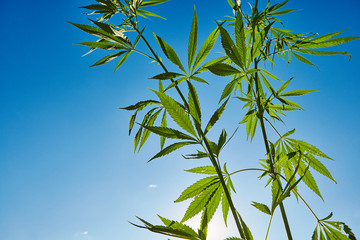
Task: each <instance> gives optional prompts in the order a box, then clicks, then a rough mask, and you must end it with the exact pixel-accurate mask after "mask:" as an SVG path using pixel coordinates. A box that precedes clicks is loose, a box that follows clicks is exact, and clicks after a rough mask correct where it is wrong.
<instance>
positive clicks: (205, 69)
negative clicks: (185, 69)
mask: <svg viewBox="0 0 360 240" xmlns="http://www.w3.org/2000/svg"><path fill="white" fill-rule="evenodd" d="M227 59H228V57H227V56H224V57H220V58H215V59H213V60H210V61H209V62H207V63H205V64H204V65H202V66H201V67H200V68H199V69H198V70H197V71H196V73H194V74H198V73H202V72H205V71H207V70H208V69H207V67H209V66H211V65H214V64H218V63H222V62H224V61H225V60H227Z"/></svg>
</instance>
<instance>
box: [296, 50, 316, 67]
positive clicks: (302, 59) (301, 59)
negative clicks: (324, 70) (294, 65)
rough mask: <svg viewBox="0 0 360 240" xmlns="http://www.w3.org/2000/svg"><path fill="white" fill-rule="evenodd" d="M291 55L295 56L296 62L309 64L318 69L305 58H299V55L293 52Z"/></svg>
mask: <svg viewBox="0 0 360 240" xmlns="http://www.w3.org/2000/svg"><path fill="white" fill-rule="evenodd" d="M292 54H293V55H294V56H295V58H296V59H297V60H299V61H300V62H303V63H306V64H309V65H311V66H314V67H316V68H317V69H319V68H318V67H317V66H316V65H315V64H313V63H312V62H310V61H309V60H308V59H306V58H305V57H303V56H301V55H300V54H297V53H295V52H292Z"/></svg>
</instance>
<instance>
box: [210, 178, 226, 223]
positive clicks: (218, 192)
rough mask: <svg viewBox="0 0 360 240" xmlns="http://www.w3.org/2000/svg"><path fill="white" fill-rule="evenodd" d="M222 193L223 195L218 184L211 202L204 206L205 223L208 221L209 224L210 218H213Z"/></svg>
mask: <svg viewBox="0 0 360 240" xmlns="http://www.w3.org/2000/svg"><path fill="white" fill-rule="evenodd" d="M222 193H223V188H222V187H220V184H219V187H218V188H217V190H216V191H215V193H214V194H213V196H212V198H211V200H210V201H209V202H208V204H207V205H206V215H207V221H209V222H210V220H211V219H212V217H213V216H214V214H215V212H216V209H217V208H218V206H219V204H220V200H221V195H222Z"/></svg>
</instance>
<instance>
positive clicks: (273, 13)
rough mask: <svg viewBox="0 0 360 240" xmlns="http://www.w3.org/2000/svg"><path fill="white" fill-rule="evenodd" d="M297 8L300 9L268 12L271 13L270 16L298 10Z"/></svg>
mask: <svg viewBox="0 0 360 240" xmlns="http://www.w3.org/2000/svg"><path fill="white" fill-rule="evenodd" d="M299 10H300V9H287V10H282V11H277V12H272V13H270V15H272V16H278V15H284V14H287V13H291V12H294V11H299Z"/></svg>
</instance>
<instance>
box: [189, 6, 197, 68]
mask: <svg viewBox="0 0 360 240" xmlns="http://www.w3.org/2000/svg"><path fill="white" fill-rule="evenodd" d="M197 34H198V19H197V15H196V9H195V7H194V17H193V21H192V25H191V31H190V36H189V45H188V65H189V72H190V69H191V66H192V64H193V62H194V59H195V54H196V46H197Z"/></svg>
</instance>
